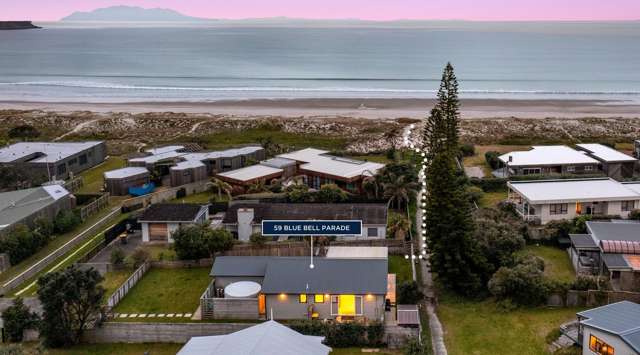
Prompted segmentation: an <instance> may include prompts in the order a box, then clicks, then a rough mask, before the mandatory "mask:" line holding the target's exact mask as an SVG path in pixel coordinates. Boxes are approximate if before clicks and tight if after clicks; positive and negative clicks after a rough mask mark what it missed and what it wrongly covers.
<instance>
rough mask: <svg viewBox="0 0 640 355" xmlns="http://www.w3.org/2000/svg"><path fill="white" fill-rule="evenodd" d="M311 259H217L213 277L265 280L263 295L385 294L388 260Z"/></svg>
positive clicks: (267, 257)
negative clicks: (252, 277)
mask: <svg viewBox="0 0 640 355" xmlns="http://www.w3.org/2000/svg"><path fill="white" fill-rule="evenodd" d="M309 263H310V258H309V257H276V256H260V257H255V256H254V257H243V256H222V257H217V258H216V260H215V262H214V264H213V267H212V270H211V276H214V277H221V276H227V277H232V276H254V277H260V276H264V281H263V283H262V292H264V293H269V294H274V293H323V294H324V293H349V294H368V293H371V294H385V293H386V292H387V260H386V259H380V258H378V259H362V258H360V259H331V258H321V257H319V258H314V260H313V263H314V268H313V269H311V268H310V267H309Z"/></svg>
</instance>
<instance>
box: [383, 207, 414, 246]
mask: <svg viewBox="0 0 640 355" xmlns="http://www.w3.org/2000/svg"><path fill="white" fill-rule="evenodd" d="M409 228H411V223H409V219H407V217H405V216H404V215H402V214H400V213H391V214H389V223H388V226H387V234H388V235H389V236H390V237H392V238H394V239H400V240H403V239H404V238H405V237H406V235H407V233H408V232H409Z"/></svg>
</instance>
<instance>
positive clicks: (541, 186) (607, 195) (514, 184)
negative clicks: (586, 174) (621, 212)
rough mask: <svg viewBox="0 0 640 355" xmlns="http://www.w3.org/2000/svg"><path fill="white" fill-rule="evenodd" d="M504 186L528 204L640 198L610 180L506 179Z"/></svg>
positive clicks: (634, 199) (623, 186)
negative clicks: (506, 185)
mask: <svg viewBox="0 0 640 355" xmlns="http://www.w3.org/2000/svg"><path fill="white" fill-rule="evenodd" d="M508 186H509V187H510V188H511V189H513V190H514V191H516V192H517V193H518V194H520V195H521V196H523V197H524V198H526V199H527V200H528V201H529V202H530V203H532V204H545V203H571V202H590V201H636V200H640V193H638V192H636V191H633V190H631V189H630V188H627V187H626V186H625V185H624V184H621V183H620V182H618V181H615V180H613V179H566V180H539V181H510V182H509V183H508Z"/></svg>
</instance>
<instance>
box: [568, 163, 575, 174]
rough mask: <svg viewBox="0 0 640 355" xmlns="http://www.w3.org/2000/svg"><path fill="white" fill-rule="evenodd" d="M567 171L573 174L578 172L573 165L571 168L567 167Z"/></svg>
mask: <svg viewBox="0 0 640 355" xmlns="http://www.w3.org/2000/svg"><path fill="white" fill-rule="evenodd" d="M567 171H568V172H570V173H572V172H574V171H576V167H575V166H573V165H569V166H567Z"/></svg>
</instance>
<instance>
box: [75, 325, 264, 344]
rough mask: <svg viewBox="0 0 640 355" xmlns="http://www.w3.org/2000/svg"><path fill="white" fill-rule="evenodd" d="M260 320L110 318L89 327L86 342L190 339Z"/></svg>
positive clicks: (233, 330)
mask: <svg viewBox="0 0 640 355" xmlns="http://www.w3.org/2000/svg"><path fill="white" fill-rule="evenodd" d="M254 325H256V323H133V322H132V323H125V322H107V323H103V324H102V325H101V326H100V327H99V328H94V329H90V330H87V331H86V332H85V333H84V335H83V337H82V341H83V342H86V343H186V342H187V341H189V339H191V338H192V337H196V336H208V335H225V334H230V333H233V332H237V331H239V330H242V329H245V328H248V327H251V326H254Z"/></svg>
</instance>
